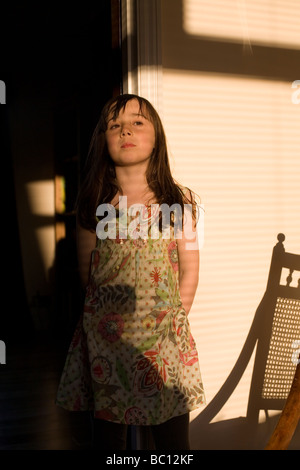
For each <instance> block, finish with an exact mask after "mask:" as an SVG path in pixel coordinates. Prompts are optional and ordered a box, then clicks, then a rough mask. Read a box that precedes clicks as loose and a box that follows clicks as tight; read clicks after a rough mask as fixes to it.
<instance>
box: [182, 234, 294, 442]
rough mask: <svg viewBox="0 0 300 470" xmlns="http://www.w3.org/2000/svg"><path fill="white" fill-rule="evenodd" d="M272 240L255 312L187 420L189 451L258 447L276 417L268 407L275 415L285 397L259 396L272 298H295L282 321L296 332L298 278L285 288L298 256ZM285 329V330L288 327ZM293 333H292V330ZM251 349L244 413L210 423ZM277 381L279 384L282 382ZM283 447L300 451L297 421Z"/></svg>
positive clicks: (273, 309)
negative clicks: (239, 344)
mask: <svg viewBox="0 0 300 470" xmlns="http://www.w3.org/2000/svg"><path fill="white" fill-rule="evenodd" d="M277 239H278V243H277V244H276V245H275V246H274V248H273V254H272V258H271V265H270V271H269V277H268V282H267V288H266V291H265V294H264V296H263V298H262V300H261V302H260V304H259V306H258V308H257V310H256V313H255V316H254V319H253V322H252V325H251V327H250V330H249V333H248V336H247V338H246V341H245V343H244V346H243V348H242V350H241V352H240V355H239V357H238V359H237V361H236V363H235V365H234V367H233V369H232V371H231V372H230V374H229V376H228V377H227V379H226V381H225V382H224V384H223V385H222V387H221V388H220V390H219V391H218V392H217V394H216V395H215V396H214V398H213V399H212V400H211V402H210V403H209V404H208V405H207V406H206V408H204V410H203V411H202V412H201V413H200V414H199V415H198V416H197V417H196V418H195V419H194V420H193V421H192V422H191V426H190V429H191V439H192V446H193V448H194V449H195V450H197V449H215V450H217V449H228V450H233V449H236V450H238V449H245V450H246V449H252V450H258V449H264V447H265V446H266V444H267V442H268V440H269V438H270V436H271V434H272V432H273V430H274V428H275V426H276V424H277V422H278V419H279V415H274V416H272V417H270V416H269V414H268V410H279V413H280V411H281V410H282V408H283V406H284V404H285V401H286V398H282V396H281V397H280V398H277V397H273V396H270V397H269V396H268V397H267V398H263V395H264V394H263V393H262V391H263V383H264V376H265V371H266V364H267V359H268V354H269V351H270V350H271V348H270V347H269V345H271V335H272V330H273V326H274V324H275V323H274V321H275V320H274V318H275V312H276V309H277V300H278V298H281V297H282V298H284V299H296V303H297V307H295V311H293V312H292V314H293V315H294V321H292V322H290V321H289V322H287V323H290V324H294V325H296V322H297V324H298V330H297V331H298V332H299V331H300V324H299V313H300V312H299V308H300V307H299V306H300V303H299V298H300V278H299V279H298V287H296V288H295V287H291V286H290V284H291V281H292V273H294V271H297V272H298V273H299V271H300V255H296V254H291V253H286V252H285V249H284V246H283V241H284V240H285V236H284V235H283V234H278V236H277ZM286 267H288V268H289V269H290V274H289V276H288V278H287V284H286V285H282V284H281V274H282V268H286ZM294 303H295V302H294ZM293 308H294V307H293ZM296 309H297V311H296ZM287 310H288V308H287ZM287 314H290V312H288V311H284V313H283V314H282V317H283V318H284V316H285V315H287ZM287 328H290V326H288V327H287ZM275 329H276V330H278V324H275ZM295 331H296V329H295ZM295 331H294V333H293V334H296V333H295ZM287 332H288V333H289V330H287ZM276 334H278V333H276ZM280 346H281V345H280ZM255 347H256V353H255V362H254V366H253V373H252V379H251V385H250V391H249V401H248V409H247V414H246V417H237V418H234V419H228V420H224V421H218V422H212V421H213V419H214V418H215V417H216V415H217V414H218V413H219V412H220V410H221V409H222V408H223V406H224V405H225V403H226V402H227V401H228V399H229V398H230V396H231V395H232V393H233V392H234V390H235V388H236V387H237V385H238V383H239V382H240V380H241V378H242V376H243V374H244V372H245V370H246V367H247V366H248V363H249V361H250V359H251V357H252V354H253V352H254V350H255ZM270 357H271V356H270ZM271 359H273V357H271ZM276 359H278V357H277V358H276V357H275V359H274V360H275V362H276ZM273 362H274V361H273ZM276 365H277V363H276ZM288 368H289V367H288ZM295 368H296V366H295ZM284 372H285V371H284ZM293 373H294V372H293V371H291V372H290V374H293ZM290 377H291V375H290ZM283 378H284V377H282V379H283ZM280 379H281V377H280ZM292 380H293V378H291V383H292ZM280 381H281V382H283V380H280ZM274 384H275V385H277V383H276V382H274ZM260 410H264V411H265V414H266V420H265V421H264V422H260V421H259V411H260ZM289 449H300V425H299V424H298V427H297V429H296V432H295V434H294V436H293V439H292V440H291V442H290V445H289Z"/></svg>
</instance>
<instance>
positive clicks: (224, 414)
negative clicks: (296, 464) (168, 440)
mask: <svg viewBox="0 0 300 470" xmlns="http://www.w3.org/2000/svg"><path fill="white" fill-rule="evenodd" d="M271 3H272V6H274V8H271V7H270V5H271ZM175 4H176V5H179V4H180V13H181V18H182V31H181V32H180V34H179V32H178V31H177V32H175V31H174V25H175V20H172V15H171V6H172V5H173V12H172V13H173V15H176V14H178V15H179V13H178V12H177V13H176V11H175V8H174V7H175ZM177 24H178V21H177ZM299 28H300V4H299V2H295V1H294V2H293V1H289V2H286V1H275V2H267V1H259V2H258V1H254V0H253V1H250V0H249V1H247V2H246V1H240V2H236V1H232V2H231V1H229V2H228V1H222V0H219V1H212V0H209V1H208V0H207V1H204V0H201V1H196V0H184V1H183V2H181V1H180V2H177V1H176V2H174V3H172V2H170V1H168V0H165V1H163V2H162V48H163V80H162V88H163V97H162V98H163V122H164V126H165V130H166V134H167V137H168V144H169V149H170V155H171V163H172V168H173V171H174V175H175V177H176V178H177V179H178V180H179V181H180V182H181V183H183V184H185V185H187V186H189V187H191V188H192V189H193V190H194V191H195V192H197V193H198V195H199V196H200V197H201V200H202V204H203V205H204V207H205V238H204V246H203V248H202V251H201V267H200V284H199V288H198V291H197V294H196V299H195V303H194V306H193V309H192V311H191V313H190V321H191V325H192V329H193V333H194V337H195V339H196V342H197V344H198V351H199V355H200V362H201V369H202V376H203V380H204V385H205V389H206V396H207V401H208V402H209V401H210V400H211V399H212V398H213V397H214V395H215V394H216V393H217V392H218V390H219V389H220V387H221V386H222V385H223V383H224V381H225V380H226V378H227V376H228V374H229V373H230V372H231V370H232V368H233V366H234V364H235V361H236V360H237V358H238V355H239V353H240V351H241V349H242V347H243V344H244V341H245V339H246V336H247V333H248V331H249V328H250V326H251V322H252V320H253V317H254V314H255V311H256V308H257V307H258V304H259V302H260V300H261V298H262V295H263V294H264V291H265V287H266V281H267V276H268V271H269V266H270V259H271V254H272V249H273V246H274V245H275V244H276V242H277V239H276V237H277V234H278V233H279V232H283V233H284V234H285V235H286V241H285V247H286V250H287V251H291V252H295V253H300V208H299V200H300V184H299V183H300V158H299V151H300V132H299V129H300V104H298V105H297V102H296V100H295V99H294V100H293V93H295V88H292V82H293V80H296V79H299V78H300V76H296V75H294V73H295V74H296V71H297V68H295V71H293V70H290V76H291V80H282V79H280V78H279V77H274V78H272V77H260V76H259V74H258V76H255V73H253V74H252V76H250V75H247V74H243V73H241V74H236V73H235V74H233V73H231V74H230V73H218V72H216V71H214V72H209V71H208V70H207V67H206V70H205V71H204V70H201V57H205V51H203V50H202V51H201V52H199V63H197V64H194V66H193V67H192V68H193V70H186V69H185V68H184V66H183V65H182V64H185V63H187V59H186V56H188V55H189V54H191V53H192V51H191V50H188V48H186V49H185V45H184V44H185V42H184V41H183V40H182V38H184V37H186V38H187V39H186V44H189V45H191V44H192V42H191V38H194V39H195V42H194V47H195V48H196V47H199V51H200V49H201V44H200V43H199V46H197V42H196V40H197V38H206V40H208V39H209V38H210V39H211V40H212V41H215V40H218V41H224V42H226V43H228V42H230V41H232V42H234V41H235V42H236V43H239V44H240V46H241V49H240V55H239V56H238V57H237V58H236V60H241V61H242V60H245V61H246V60H252V59H251V58H252V57H253V56H254V55H255V53H256V51H255V47H253V46H254V44H258V43H260V44H265V45H266V44H268V45H272V47H273V48H276V47H281V48H284V47H292V48H297V47H300V36H299V30H300V29H299ZM176 37H177V38H178V40H177V42H176ZM203 44H204V43H203ZM245 46H247V50H246V51H245ZM264 51H265V50H263V52H264ZM193 54H194V56H196V54H195V51H194V52H193ZM244 54H246V57H245V55H244ZM171 55H172V57H170V56H171ZM176 57H177V59H176ZM247 57H248V58H249V59H247ZM177 60H178V66H177V67H176V61H177ZM209 60H210V63H211V64H212V68H214V69H216V68H218V67H217V66H216V67H214V61H215V62H217V61H219V65H220V63H221V64H222V63H224V69H226V64H225V63H226V61H227V60H228V58H227V57H226V56H222V54H221V53H220V55H219V56H217V55H216V57H209ZM230 60H232V61H233V62H234V60H235V57H231V58H230ZM265 61H266V63H267V61H268V56H266V57H265ZM207 62H208V59H207V58H206V64H207ZM170 64H172V65H170ZM174 64H175V65H174ZM273 65H274V64H273ZM219 68H220V69H221V68H222V67H220V66H219ZM241 70H242V67H241ZM298 70H299V68H298ZM285 73H286V74H287V75H288V71H285ZM270 75H271V74H270ZM292 77H293V79H292ZM294 97H295V95H294ZM252 365H253V358H252V361H251V362H250V364H249V366H248V368H247V370H246V371H245V373H244V376H243V378H242V380H241V382H240V383H239V385H238V387H237V389H236V390H235V392H234V394H233V395H232V397H231V398H230V400H229V401H228V403H227V404H226V405H225V407H224V408H223V409H222V410H221V412H220V413H219V414H218V415H217V416H216V417H215V420H216V421H218V420H221V419H222V420H223V419H229V418H233V417H238V416H245V414H246V409H247V402H248V394H249V387H250V380H251V373H252ZM196 415H197V413H195V414H194V415H193V417H195V416H196Z"/></svg>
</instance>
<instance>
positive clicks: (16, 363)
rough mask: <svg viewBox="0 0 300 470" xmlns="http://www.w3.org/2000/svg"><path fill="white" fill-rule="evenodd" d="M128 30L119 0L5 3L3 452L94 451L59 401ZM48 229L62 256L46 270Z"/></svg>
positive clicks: (0, 65)
mask: <svg viewBox="0 0 300 470" xmlns="http://www.w3.org/2000/svg"><path fill="white" fill-rule="evenodd" d="M119 27H120V22H119V0H101V1H98V2H91V1H90V0H87V1H85V2H79V3H78V2H77V3H76V2H75V3H72V4H66V3H65V2H59V3H54V2H39V3H38V2H35V3H30V2H21V1H19V2H17V1H11V2H5V3H4V4H3V5H1V30H0V40H1V61H0V80H2V81H4V82H5V85H6V104H5V105H1V106H0V118H1V121H0V124H1V141H0V142H1V143H0V148H1V169H2V172H1V174H2V185H1V201H2V214H1V215H2V240H3V244H2V259H3V260H4V263H3V264H2V273H3V282H2V289H3V297H2V298H3V300H4V302H3V303H4V305H3V307H2V308H1V312H0V340H2V341H4V342H5V344H6V364H5V365H1V366H0V367H1V368H0V383H1V393H2V400H1V407H0V408H1V410H0V414H1V416H2V420H1V426H0V435H1V436H2V437H3V439H2V438H1V446H0V447H1V449H13V450H16V449H71V448H76V449H78V448H83V447H85V446H86V445H87V446H88V445H89V432H90V428H89V416H84V415H81V416H80V417H79V418H76V419H78V422H76V423H75V426H74V423H70V421H69V420H70V417H69V415H68V414H67V413H66V414H65V413H64V412H63V411H64V410H61V409H58V407H56V406H55V404H54V400H55V393H56V387H57V384H58V380H59V377H60V373H61V370H62V366H63V363H64V359H65V355H66V351H67V347H68V344H69V341H70V338H71V336H72V333H73V328H74V326H75V323H76V321H77V317H78V316H79V314H80V311H81V303H80V302H81V292H80V287H79V284H78V278H77V259H76V249H75V237H74V221H75V219H74V210H73V209H74V202H75V198H76V192H77V190H78V187H79V185H80V174H81V168H82V165H83V164H84V161H85V158H86V155H87V150H88V146H89V141H90V138H91V135H92V132H93V129H94V127H95V125H96V122H97V120H98V116H99V114H100V110H101V108H102V106H103V104H104V103H105V102H106V101H107V100H108V99H109V98H110V97H111V96H113V95H115V94H118V93H119V92H120V90H121V57H120V47H119V36H120V35H119ZM44 182H50V186H51V188H53V187H54V192H53V191H52V189H51V191H52V193H51V194H50V196H51V197H52V196H53V197H54V199H55V201H54V204H55V211H54V213H47V212H42V211H40V212H39V211H38V210H37V211H33V210H32V207H33V205H35V206H36V204H37V208H39V207H40V204H41V203H42V202H43V204H44V203H45V204H46V205H47V203H48V202H49V201H47V198H48V197H49V195H48V194H45V193H41V194H40V195H39V196H37V198H36V200H35V201H32V200H30V198H29V196H28V188H32V187H34V188H35V187H36V186H39V184H40V183H44ZM62 188H63V194H62V193H60V190H61V189H62ZM39 198H41V200H39ZM45 198H46V201H44V199H45ZM33 203H34V204H33ZM43 204H42V206H43ZM51 204H52V207H53V201H52V200H51ZM47 227H52V228H51V230H52V234H53V233H54V238H55V240H54V246H55V249H54V250H52V251H54V253H53V259H52V258H51V260H50V263H49V258H48V265H47V266H46V264H45V260H46V261H47V259H46V257H45V252H43V251H42V249H41V246H40V239H39V236H40V234H41V233H43V231H44V230H45V229H46V228H47ZM51 243H53V239H52V241H51ZM43 249H45V250H46V249H47V247H46V248H45V247H44V248H43ZM49 264H50V266H49ZM16 410H18V412H16ZM45 414H47V419H45ZM71 428H72V432H71ZM74 429H75V435H74V432H73V431H74ZM72 433H73V434H72ZM76 433H77V434H76Z"/></svg>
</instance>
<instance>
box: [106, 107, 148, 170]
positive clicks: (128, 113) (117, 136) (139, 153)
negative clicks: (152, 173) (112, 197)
mask: <svg viewBox="0 0 300 470" xmlns="http://www.w3.org/2000/svg"><path fill="white" fill-rule="evenodd" d="M141 112H142V111H141V110H140V105H139V102H138V101H137V100H136V99H132V100H130V101H128V103H127V104H126V106H125V108H124V109H123V110H121V111H120V113H119V115H118V116H117V117H116V119H115V120H113V115H112V113H111V114H110V115H109V117H108V123H107V130H106V132H105V136H106V143H107V147H108V152H109V155H110V156H111V158H112V160H113V162H114V164H115V165H116V166H132V165H136V164H141V163H147V164H148V162H149V159H150V157H151V154H152V152H153V149H154V147H155V130H154V126H153V124H152V122H151V121H150V120H149V119H148V117H147V114H144V112H143V114H141Z"/></svg>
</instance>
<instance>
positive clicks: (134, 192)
mask: <svg viewBox="0 0 300 470" xmlns="http://www.w3.org/2000/svg"><path fill="white" fill-rule="evenodd" d="M116 179H117V182H118V185H119V186H120V188H121V189H122V195H123V196H127V203H128V205H129V206H130V205H131V204H135V203H143V204H146V203H148V202H149V201H150V200H151V199H153V194H152V193H151V192H150V190H149V186H148V183H147V179H146V174H145V171H140V172H139V171H136V169H133V168H132V169H130V168H128V167H126V168H123V167H117V168H116ZM119 196H120V194H117V195H116V196H115V197H114V202H117V201H118V198H119Z"/></svg>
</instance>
